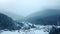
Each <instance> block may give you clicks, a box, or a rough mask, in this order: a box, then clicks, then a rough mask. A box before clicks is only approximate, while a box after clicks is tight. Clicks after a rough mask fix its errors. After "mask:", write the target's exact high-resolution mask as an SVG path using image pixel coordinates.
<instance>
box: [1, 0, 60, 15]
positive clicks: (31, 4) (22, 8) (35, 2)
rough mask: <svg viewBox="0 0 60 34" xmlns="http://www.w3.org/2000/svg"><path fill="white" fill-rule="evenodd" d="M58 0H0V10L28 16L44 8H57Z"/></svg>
mask: <svg viewBox="0 0 60 34" xmlns="http://www.w3.org/2000/svg"><path fill="white" fill-rule="evenodd" d="M59 7H60V0H0V10H2V9H3V10H8V11H9V12H12V13H15V14H17V15H22V16H28V15H29V14H31V13H34V12H37V11H39V10H42V9H46V8H59Z"/></svg>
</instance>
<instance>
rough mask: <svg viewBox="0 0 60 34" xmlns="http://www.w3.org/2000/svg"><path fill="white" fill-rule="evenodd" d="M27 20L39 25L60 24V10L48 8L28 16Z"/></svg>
mask: <svg viewBox="0 0 60 34" xmlns="http://www.w3.org/2000/svg"><path fill="white" fill-rule="evenodd" d="M27 20H28V21H29V22H31V23H33V24H39V25H57V24H58V25H59V24H60V10H59V9H47V10H44V11H39V12H36V13H33V14H31V15H29V16H28V17H27Z"/></svg>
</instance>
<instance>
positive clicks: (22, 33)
mask: <svg viewBox="0 0 60 34" xmlns="http://www.w3.org/2000/svg"><path fill="white" fill-rule="evenodd" d="M0 34H48V32H44V31H43V30H34V29H31V30H28V31H20V32H18V31H14V32H10V31H4V32H2V33H0Z"/></svg>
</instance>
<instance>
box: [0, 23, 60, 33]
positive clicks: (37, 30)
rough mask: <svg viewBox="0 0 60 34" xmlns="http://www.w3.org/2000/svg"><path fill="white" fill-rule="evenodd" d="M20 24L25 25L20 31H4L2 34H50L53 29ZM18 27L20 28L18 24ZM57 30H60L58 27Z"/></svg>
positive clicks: (46, 26) (48, 26)
mask: <svg viewBox="0 0 60 34" xmlns="http://www.w3.org/2000/svg"><path fill="white" fill-rule="evenodd" d="M20 24H23V26H22V27H21V29H20V30H15V31H4V30H2V31H3V32H1V33H0V34H49V32H50V30H51V29H52V25H35V24H31V23H25V22H22V23H20ZM17 26H20V25H19V24H17ZM57 28H60V26H58V27H57Z"/></svg>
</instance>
